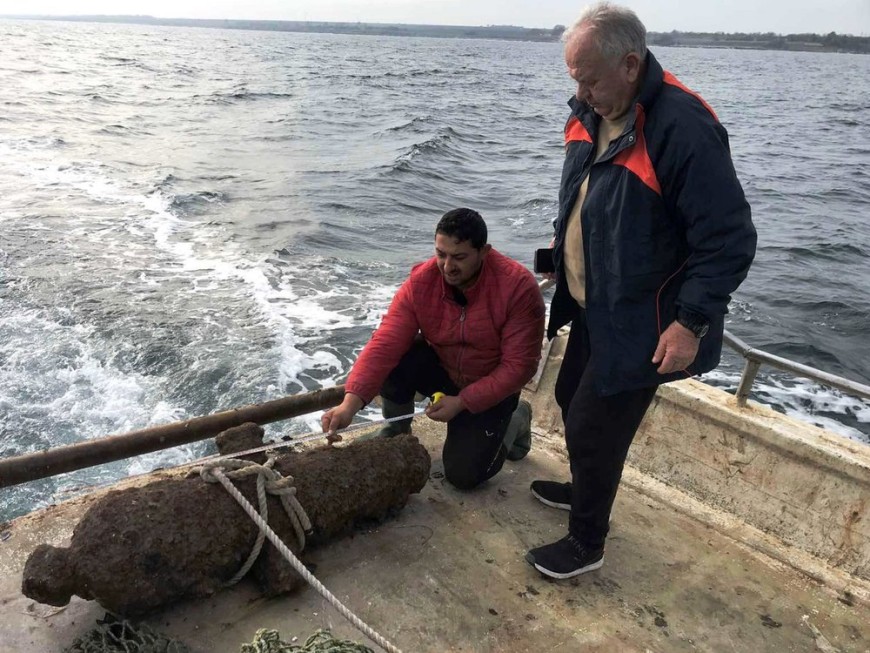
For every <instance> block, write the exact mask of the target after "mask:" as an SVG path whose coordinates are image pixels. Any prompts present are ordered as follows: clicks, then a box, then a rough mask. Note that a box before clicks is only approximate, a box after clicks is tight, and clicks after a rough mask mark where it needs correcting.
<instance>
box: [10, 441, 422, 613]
mask: <svg viewBox="0 0 870 653" xmlns="http://www.w3.org/2000/svg"><path fill="white" fill-rule="evenodd" d="M262 433H263V431H262V429H261V428H260V427H258V426H257V425H255V424H248V425H244V426H242V427H238V428H237V429H231V432H225V433H224V434H221V436H219V438H218V442H219V446H220V448H221V453H226V452H227V451H228V449H229V450H232V451H239V450H240V449H245V448H250V447H251V446H253V445H256V444H258V443H261V442H262ZM251 458H252V460H256V459H257V457H256V456H254V457H251ZM260 459H262V458H260ZM429 467H430V459H429V454H428V452H427V451H426V449H425V448H424V447H423V446H422V445H421V444H420V443H419V442H418V441H417V439H416V438H414V437H412V436H399V437H396V438H391V439H385V438H375V439H371V440H366V441H356V442H352V443H350V444H349V445H348V446H346V447H329V446H324V447H319V448H316V449H311V450H308V451H303V452H290V453H284V454H281V455H278V456H277V459H276V461H275V465H274V468H275V469H276V470H278V471H279V472H280V473H281V474H282V475H283V476H292V477H293V478H294V479H295V483H294V485H295V487H296V498H297V499H298V500H299V502H300V503H301V505H302V507H303V508H304V509H305V511H306V513H307V514H308V517H309V519H310V521H311V525H312V531H311V533H310V535H309V537H308V538H307V542H308V544H309V545H316V544H318V543H322V542H324V541H326V540H329V539H330V538H334V537H336V536H339V535H342V534H344V533H346V532H348V531H350V530H351V529H353V527H354V524H355V523H358V522H361V521H370V520H381V519H384V518H385V517H387V516H388V515H389V514H391V513H392V512H394V511H398V510H399V509H401V508H402V507H403V506H404V505H405V503H406V502H407V500H408V497H409V495H410V494H412V493H415V492H419V491H420V490H421V489H422V488H423V486H424V485H425V484H426V481H427V479H428V477H429ZM235 484H236V486H237V487H238V489H239V490H240V491H241V492H242V494H243V495H244V496H245V497H246V498H247V499H248V501H250V502H251V503H252V504H253V505H254V506H255V507H256V506H257V492H256V479H255V478H253V477H249V478H246V479H242V480H239V481H237V482H236V483H235ZM269 525H270V526H271V527H272V528H273V530H275V532H276V533H277V534H278V535H279V536H280V537H281V539H282V540H283V541H284V542H285V543H286V544H287V545H288V546H289V547H290V549H291V550H293V552H294V553H296V554H298V550H299V545H298V544H297V542H296V537H295V533H294V529H293V526H292V524H291V520H290V518H289V517H288V515H287V514H286V513H285V512H284V510H283V509H282V507H281V504H280V501H279V500H278V499H277V498H275V497H270V498H269ZM258 532H259V529H258V528H257V526H256V525H255V524H254V522H253V521H252V520H251V519H250V517H248V515H247V514H246V513H245V512H244V511H243V509H242V508H241V506H240V505H239V504H238V503H237V502H236V501H235V500H234V499H233V498H232V497H231V496H230V495H229V494H228V493H227V491H226V490H225V489H224V488H223V487H222V486H221V485H220V484H216V483H206V482H205V481H203V480H202V479H201V478H200V477H199V475H198V474H196V475H193V474H189V475H188V476H187V477H185V478H183V477H174V478H173V477H169V478H162V479H160V480H157V481H155V482H153V483H150V484H148V485H146V486H142V487H131V488H126V489H122V490H116V491H111V492H109V493H108V494H106V495H105V496H104V497H102V498H100V499H98V500H96V502H95V503H94V505H92V506H91V507H90V508H89V510H88V511H87V512H86V513H85V515H84V517H82V519H81V521H80V522H79V523H78V525H77V526H76V527H75V530H74V532H73V536H72V541H71V543H70V546H69V547H68V548H57V547H53V546H49V545H47V544H41V545H40V546H38V547H37V548H36V549H35V550H34V551H33V553H31V555H30V557H29V558H28V560H27V563H26V565H25V569H24V577H23V582H22V592H23V593H24V594H25V595H26V596H28V597H30V598H32V599H34V600H36V601H39V602H40V603H47V604H49V605H55V606H62V605H66V604H67V603H69V600H70V598H71V597H72V595H74V594H75V595H77V596H80V597H82V598H84V599H91V600H95V601H97V602H99V603H100V605H102V606H103V607H104V608H106V609H107V610H110V611H112V612H115V613H117V614H120V615H125V616H137V615H141V614H144V613H147V612H150V611H152V610H155V609H157V608H160V607H163V606H165V605H167V604H169V603H172V602H174V601H177V600H180V599H183V598H193V597H202V596H208V595H210V594H213V593H214V592H216V591H218V590H219V589H221V588H222V587H224V586H225V585H226V584H227V582H228V581H229V580H230V579H231V578H233V576H234V575H235V574H236V572H237V571H238V570H239V569H240V568H241V567H242V565H243V564H244V563H245V561H246V559H247V557H248V556H249V554H250V552H251V550H252V547H253V546H254V544H255V542H256V539H257V535H258ZM252 573H253V574H254V575H255V577H256V579H257V581H258V582H259V584H260V587H261V589H262V591H263V593H264V594H265V595H267V596H273V595H276V594H280V593H283V592H288V591H290V590H292V589H294V588H295V587H297V586H298V585H300V584H301V583H303V582H304V581H302V579H301V578H300V577H299V576H298V575H297V574H296V572H295V571H293V569H292V567H291V566H290V565H289V563H287V561H286V560H284V558H283V557H282V556H281V554H280V553H279V552H278V551H277V549H275V547H274V546H273V545H272V544H270V543H269V542H268V541H267V542H266V543H265V544H264V546H263V550H262V552H261V553H260V556H259V558H258V559H257V562H256V563H255V564H254V567H253V569H252Z"/></svg>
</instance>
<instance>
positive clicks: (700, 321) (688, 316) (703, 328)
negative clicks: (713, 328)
mask: <svg viewBox="0 0 870 653" xmlns="http://www.w3.org/2000/svg"><path fill="white" fill-rule="evenodd" d="M677 322H679V323H680V324H681V325H683V326H684V327H686V328H687V329H688V330H689V331H691V332H692V333H694V334H695V337H696V338H699V339H700V338H703V337H704V336H706V335H707V332H708V331H709V330H710V323H709V322H708V321H707V318H705V317H704V316H703V315H701V314H700V313H693V312H692V311H687V310H684V309H680V310H678V311H677Z"/></svg>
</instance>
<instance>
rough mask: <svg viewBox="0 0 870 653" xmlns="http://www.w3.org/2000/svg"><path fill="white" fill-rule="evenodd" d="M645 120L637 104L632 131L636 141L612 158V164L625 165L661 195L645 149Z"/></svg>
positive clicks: (641, 109)
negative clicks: (635, 135)
mask: <svg viewBox="0 0 870 653" xmlns="http://www.w3.org/2000/svg"><path fill="white" fill-rule="evenodd" d="M645 121H646V116H645V114H644V112H643V107H642V106H641V105H639V104H638V105H637V118H636V119H635V122H634V131H635V134H637V141H636V142H635V144H634V145H633V146H632V147H629V148H626V149H624V150H623V151H622V152H620V153H619V154H617V155H616V156H615V157H614V158H613V164H614V165H618V166H625V167H626V168H628V169H629V170H631V171H632V172H633V173H634V174H635V175H637V177H638V178H639V179H640V180H641V181H642V182H643V183H644V184H645V185H646V186H647V187H649V188H650V190H652V191H653V192H654V193H656V194H657V195H659V196H661V194H662V187H661V185H660V184H659V180H658V177H656V171H655V168H653V164H652V161H650V158H649V152H647V151H646V138H645V137H644V135H643V125H644V122H645Z"/></svg>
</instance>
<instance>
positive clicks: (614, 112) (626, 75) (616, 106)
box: [565, 29, 641, 120]
mask: <svg viewBox="0 0 870 653" xmlns="http://www.w3.org/2000/svg"><path fill="white" fill-rule="evenodd" d="M565 64H566V65H567V66H568V74H569V75H570V76H571V78H572V79H573V80H574V81H575V82H577V99H578V100H581V101H583V102H586V103H587V104H589V106H591V107H592V109H593V110H594V111H595V113H597V114H598V115H599V116H601V117H602V118H604V119H605V120H616V119H618V118H621V117H622V116H624V115H625V113H626V112H627V111H628V109H629V108H630V107H631V105H632V103H633V102H634V98H635V95H636V94H637V89H638V86H639V83H638V80H639V77H640V65H641V61H640V57H639V56H638V55H637V54H636V53H629V54H627V55H625V56H624V57H622V58H620V59H618V60H612V59H610V60H608V59H605V58H604V57H603V56H602V55H601V53H600V52H599V51H598V48H597V47H596V45H595V41H594V37H593V36H592V34H591V32H590V31H589V30H588V29H581V30H580V31H579V32H578V33H577V34H576V35H575V36H574V37H573V38H571V40H570V41H569V42H568V43H567V44H566V45H565Z"/></svg>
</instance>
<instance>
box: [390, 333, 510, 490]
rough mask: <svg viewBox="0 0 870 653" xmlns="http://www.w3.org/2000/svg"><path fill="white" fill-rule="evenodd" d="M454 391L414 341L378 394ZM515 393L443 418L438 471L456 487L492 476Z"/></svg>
mask: <svg viewBox="0 0 870 653" xmlns="http://www.w3.org/2000/svg"><path fill="white" fill-rule="evenodd" d="M415 392H420V393H422V394H424V395H427V396H432V395H433V394H434V393H436V392H444V393H446V394H449V395H457V394H459V388H458V387H457V386H456V384H455V383H453V381H451V380H450V376H449V375H448V374H447V372H446V371H445V370H444V368H443V367H441V363H440V361H439V360H438V356H437V355H436V354H435V351H434V350H433V349H432V348H431V347H430V346H429V345H428V344H426V342H424V341H422V340H419V341H417V342H415V343H414V345H413V347H411V349H410V350H409V351H408V353H407V354H405V355H404V356H403V357H402V360H401V361H400V362H399V364H398V365H397V366H396V367H395V369H394V370H393V371H392V372H390V375H389V376H388V377H387V380H386V381H385V382H384V386H383V388H382V389H381V396H382V397H383V398H384V399H385V400H389V401H392V402H395V403H402V402H409V401H413V399H414V393H415ZM518 400H519V394H516V395H511V396H510V397H508V398H507V399H505V400H503V401H502V402H501V403H499V404H496V405H495V406H493V407H492V408H490V409H489V410H485V411H483V412H482V413H477V414H473V413H469V412H468V411H467V410H464V411H462V412H461V413H459V414H458V415H457V416H456V417H454V418H453V419H452V420H450V421H449V422H448V423H447V439H446V440H445V442H444V450H443V452H442V454H441V458H442V461H443V462H444V476H445V477H446V478H447V480H448V481H450V483H451V484H453V485H454V486H455V487H456V488H458V489H460V490H469V489H471V488H473V487H476V486H478V485H480V484H481V483H483V482H484V481H485V480H487V479H489V478H492V477H493V476H495V475H496V474H497V473H498V471H499V470H500V469H501V468H502V465H503V464H504V461H505V455H506V450H505V448H504V446H503V445H502V441H503V440H504V436H505V432H506V431H507V428H508V424H510V420H511V415H512V414H513V412H514V410H515V409H516V407H517V402H518Z"/></svg>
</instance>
